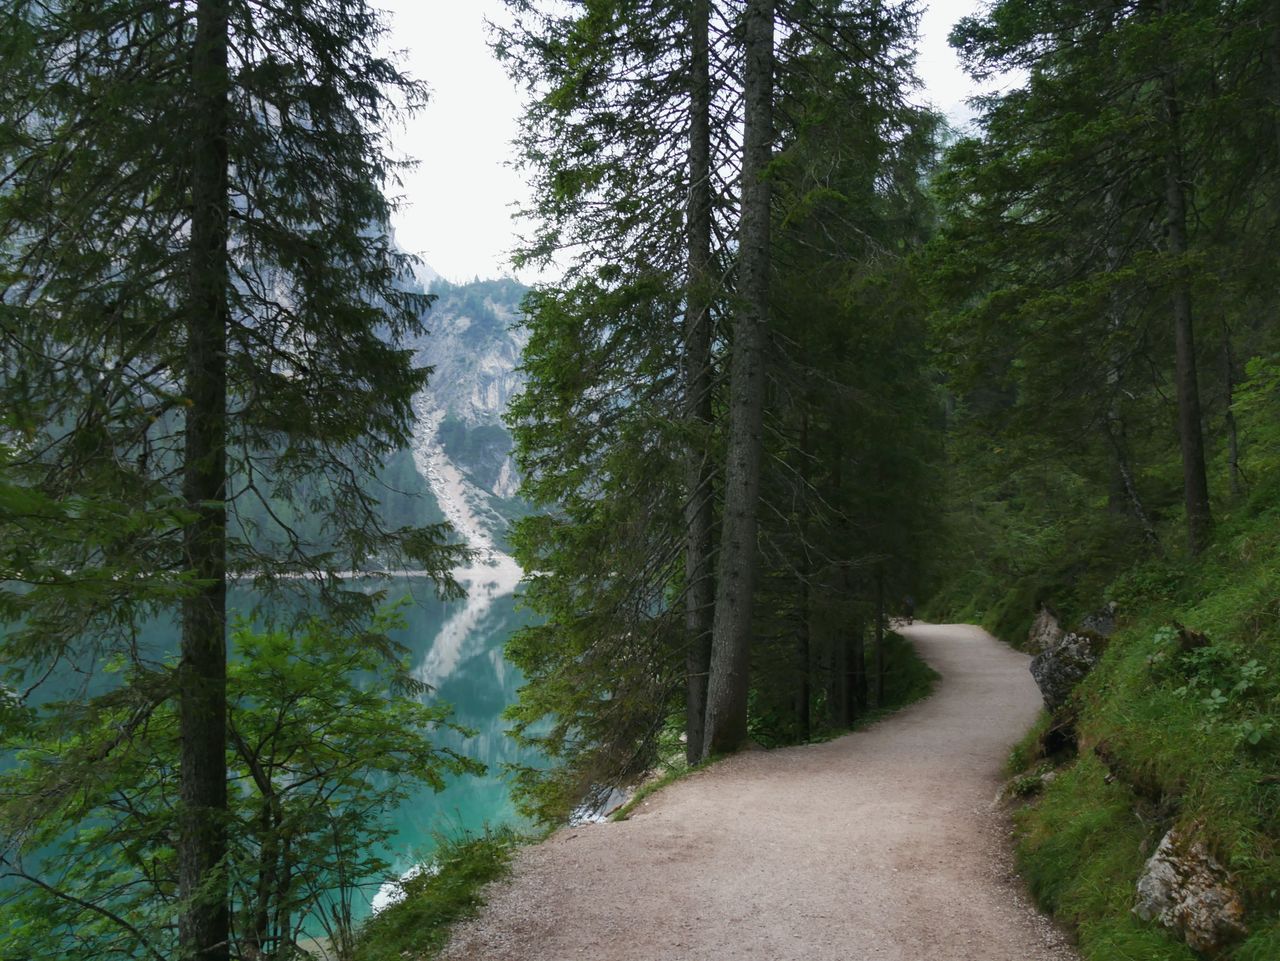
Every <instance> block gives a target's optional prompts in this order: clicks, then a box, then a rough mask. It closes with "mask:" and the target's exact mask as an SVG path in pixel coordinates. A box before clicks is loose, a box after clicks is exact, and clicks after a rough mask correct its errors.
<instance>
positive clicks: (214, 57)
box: [0, 0, 459, 959]
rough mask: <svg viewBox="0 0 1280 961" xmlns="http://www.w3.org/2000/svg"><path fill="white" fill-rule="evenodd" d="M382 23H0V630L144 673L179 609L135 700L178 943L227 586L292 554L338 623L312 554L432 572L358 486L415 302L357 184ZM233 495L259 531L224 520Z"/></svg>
mask: <svg viewBox="0 0 1280 961" xmlns="http://www.w3.org/2000/svg"><path fill="white" fill-rule="evenodd" d="M382 30H383V26H382V20H381V18H380V15H378V14H377V13H375V12H374V11H373V10H372V9H370V8H369V7H367V6H366V5H365V4H363V3H355V4H352V3H346V2H342V3H339V2H332V3H330V2H322V3H318V4H312V5H309V6H308V7H307V8H306V9H301V8H297V7H294V6H290V5H286V4H259V5H251V6H246V5H236V4H231V3H228V2H225V0H200V2H199V3H196V4H192V5H187V6H182V7H177V8H173V7H169V6H165V5H162V6H159V7H156V6H146V5H138V4H133V3H118V4H110V5H106V6H103V5H100V4H94V3H82V2H78V0H74V2H73V0H69V2H65V3H60V4H53V5H48V4H42V3H34V2H25V0H23V2H18V3H15V4H11V5H9V6H8V7H7V8H6V11H5V13H4V23H3V28H2V29H0V35H2V36H3V39H0V81H2V83H3V92H0V170H2V171H4V182H3V187H2V188H0V281H2V283H3V290H4V296H3V305H4V308H3V310H4V312H3V334H4V340H3V343H4V357H3V371H4V375H5V376H4V378H3V381H2V382H0V391H2V392H3V403H2V405H0V406H3V407H4V408H5V409H6V411H8V412H9V413H8V415H7V417H6V421H5V428H6V437H5V458H6V462H7V463H6V465H5V466H6V467H7V468H8V476H9V480H10V483H11V484H12V488H13V489H14V490H16V491H18V492H19V493H20V494H22V495H23V496H25V497H26V498H27V501H26V503H27V504H28V505H35V506H37V508H38V509H39V510H40V511H42V512H44V513H45V514H46V515H48V517H49V518H50V520H51V521H52V522H53V523H47V524H31V523H26V522H25V521H24V517H23V516H22V514H21V513H20V512H19V511H14V512H13V513H11V514H9V515H8V516H7V517H5V518H4V522H5V525H6V527H7V528H8V529H9V530H16V531H18V532H19V536H20V537H21V538H22V546H21V548H20V549H19V550H18V551H15V552H12V553H11V554H10V557H11V559H12V561H13V562H14V564H15V569H14V570H13V571H12V572H10V574H11V576H8V577H7V578H6V579H7V580H8V581H10V583H18V584H24V585H26V586H25V587H24V588H22V589H17V590H15V589H12V588H6V590H5V593H4V613H5V615H6V617H7V618H8V619H11V620H13V621H17V622H19V623H18V626H17V627H16V628H15V630H13V631H12V632H11V633H9V634H8V635H7V636H6V639H5V642H4V643H5V646H6V653H8V654H9V655H10V658H9V659H10V660H12V661H15V662H17V664H19V665H20V668H19V670H21V671H25V673H24V675H23V676H25V677H26V678H27V679H28V680H31V679H38V678H39V677H40V676H41V675H42V674H44V673H47V672H50V671H53V670H55V669H57V668H58V666H59V664H61V663H66V662H70V663H73V664H75V665H76V666H78V667H81V668H84V669H87V670H91V669H93V668H94V667H95V665H96V664H99V663H100V656H101V655H103V654H116V653H121V654H123V655H124V656H126V657H128V658H130V659H132V660H134V661H135V662H137V663H138V664H139V665H146V664H147V663H149V662H150V661H151V660H152V659H154V657H155V652H148V651H143V650H140V649H139V648H138V646H137V641H136V638H137V633H136V632H137V627H138V625H139V624H140V623H142V622H143V621H145V620H146V619H147V618H149V617H152V616H154V615H156V614H158V613H163V612H166V611H169V610H172V608H173V607H174V606H175V605H176V606H178V607H179V608H180V610H181V658H180V662H179V664H178V667H177V671H176V677H175V678H172V679H171V681H167V682H166V683H161V684H151V685H148V686H147V687H146V688H145V689H144V690H142V691H140V692H139V694H140V697H141V702H140V707H139V714H138V716H137V720H138V723H145V720H146V717H147V716H149V714H150V713H151V712H154V711H155V710H157V709H158V708H159V707H160V705H162V704H164V703H166V702H168V701H169V700H171V699H174V700H176V703H177V706H178V710H177V714H178V716H179V718H180V728H181V738H182V753H181V762H180V765H179V767H180V780H181V784H182V789H181V797H182V805H181V810H182V820H181V829H180V830H179V832H178V836H177V847H178V862H179V871H178V875H179V884H180V888H181V892H182V897H183V901H182V904H183V912H182V917H181V921H180V925H179V930H180V939H179V940H180V944H179V948H178V953H179V955H180V956H181V957H182V958H184V959H195V958H200V959H217V958H225V957H227V956H228V952H229V950H230V947H229V946H230V944H231V938H230V932H229V923H230V918H229V910H228V897H229V893H228V887H227V877H226V874H225V855H226V851H227V840H226V831H227V824H226V809H227V793H226V790H227V789H226V775H225V770H226V740H225V738H226V729H227V716H226V700H225V684H226V646H225V644H226V641H225V632H226V587H227V583H228V581H229V579H230V578H233V577H252V578H253V579H254V582H255V584H256V585H257V586H259V587H261V588H264V589H269V588H271V587H272V586H273V585H277V586H278V585H281V584H285V583H287V582H286V581H282V580H281V576H282V575H290V574H308V575H314V576H316V577H318V578H319V583H320V586H321V593H322V595H323V596H324V598H325V599H326V600H328V601H329V602H331V605H330V606H331V609H332V610H333V611H334V614H335V616H336V617H338V618H340V619H346V620H349V621H351V622H353V623H354V622H355V621H356V620H358V619H359V618H360V617H361V616H362V613H364V612H367V611H368V610H369V609H370V605H371V603H372V602H375V601H376V598H370V597H366V596H363V595H362V593H361V592H358V591H347V590H343V588H342V583H341V579H340V578H339V577H338V576H337V572H338V571H341V570H352V569H359V568H360V567H361V566H362V565H364V564H366V563H367V562H368V561H369V560H370V559H371V558H374V557H378V558H379V559H380V560H383V561H388V560H391V559H392V558H393V557H394V556H399V557H403V558H409V559H412V561H413V562H414V564H415V566H421V567H424V568H427V569H429V570H431V571H434V572H435V575H436V577H437V578H438V582H439V584H440V586H441V587H442V589H445V590H450V589H452V584H451V581H450V580H449V578H448V575H447V568H448V566H449V565H450V563H451V562H452V561H453V560H454V559H455V558H456V557H457V556H459V555H458V552H457V551H456V550H454V549H447V548H444V547H442V544H443V536H444V532H443V530H441V529H436V530H422V531H415V530H409V529H400V530H388V529H386V528H385V527H384V526H383V525H382V524H381V523H380V522H379V520H378V517H377V498H376V495H375V494H373V493H371V492H370V491H369V490H368V489H366V486H365V481H364V479H365V478H366V477H368V476H369V475H370V474H371V473H372V472H373V471H374V470H375V469H376V468H377V467H379V466H380V464H381V460H382V458H384V457H385V456H387V455H389V454H390V453H392V452H394V451H396V450H397V449H399V448H400V447H402V446H403V445H404V443H405V441H406V435H407V432H408V429H409V424H410V419H411V408H410V399H411V397H412V395H413V394H414V392H416V391H417V390H419V389H421V388H422V387H423V385H424V384H425V377H426V371H423V370H421V369H418V368H415V367H414V366H413V365H412V363H411V362H410V356H409V352H408V351H406V350H404V349H402V348H401V347H400V346H399V345H398V341H399V340H400V338H402V337H404V336H405V335H406V334H410V333H420V332H421V320H420V317H421V311H422V309H423V307H424V306H425V302H424V298H423V297H422V295H421V294H420V293H416V292H415V290H414V286H413V285H412V284H411V281H410V279H409V267H410V264H409V262H408V260H407V259H406V258H405V257H404V256H403V255H401V254H399V253H398V252H397V251H395V250H394V249H393V247H392V246H391V244H390V242H389V240H388V237H387V232H386V223H387V216H388V213H389V210H390V206H389V202H388V200H387V199H386V197H385V195H384V193H383V190H384V189H385V187H386V185H387V183H388V180H389V178H391V177H393V176H394V173H395V169H396V164H395V163H394V162H393V161H391V160H390V159H389V158H388V156H387V154H386V147H385V141H384V138H383V130H384V129H385V124H386V123H387V121H388V120H389V118H390V117H391V116H392V115H394V113H395V112H396V110H397V109H398V108H397V106H396V103H397V101H401V102H403V103H405V104H407V105H408V106H409V107H410V108H412V107H413V106H415V105H416V104H418V103H420V102H421V100H422V93H423V91H422V88H421V87H420V86H419V85H418V84H417V83H415V82H414V81H412V80H411V79H409V78H408V77H406V76H405V75H404V74H402V73H401V72H400V71H399V70H398V68H397V67H396V66H395V64H394V63H392V62H391V61H388V60H387V59H385V58H384V57H383V56H381V55H380V54H378V53H377V52H376V47H377V45H378V43H379V37H380V36H381V33H382ZM280 499H285V500H287V499H296V500H299V501H305V502H306V504H305V506H306V508H307V509H309V510H311V511H312V512H314V514H315V515H316V516H317V517H318V518H319V521H318V524H317V526H318V527H319V528H320V529H321V530H322V531H323V533H324V539H323V543H318V542H316V541H311V542H308V541H307V540H306V539H305V538H303V537H301V536H299V534H298V532H297V531H296V530H294V529H293V528H291V527H290V526H289V525H288V524H287V523H284V522H281V521H279V520H278V518H276V516H275V515H273V514H272V513H271V509H270V504H271V502H272V501H273V500H280ZM255 503H256V504H258V505H261V506H263V507H264V508H265V509H266V510H265V513H266V515H267V516H268V517H270V518H272V522H271V524H270V526H271V528H272V529H271V530H270V531H267V532H265V534H266V536H264V537H261V538H249V537H247V536H244V534H245V533H246V528H245V525H244V524H241V523H238V518H240V517H243V516H245V515H248V514H250V513H253V511H252V509H251V507H252V505H254V504H255ZM55 505H71V507H70V508H63V507H61V506H55ZM233 522H235V523H233ZM68 572H72V573H73V574H74V576H68ZM96 703H98V702H96V701H92V702H90V706H91V707H92V705H93V704H96ZM72 714H73V716H74V715H75V712H72ZM128 747H129V738H128V736H127V732H126V736H124V737H122V738H121V739H120V741H119V742H118V743H116V744H115V745H112V746H111V748H110V750H109V751H108V752H107V754H106V755H104V756H103V757H102V758H101V759H100V760H101V762H102V763H104V764H109V763H112V762H113V758H112V757H111V752H112V751H118V752H126V751H127V750H128Z"/></svg>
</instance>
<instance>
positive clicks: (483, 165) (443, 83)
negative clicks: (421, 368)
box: [376, 0, 980, 281]
mask: <svg viewBox="0 0 1280 961" xmlns="http://www.w3.org/2000/svg"><path fill="white" fill-rule="evenodd" d="M376 2H377V3H378V5H379V6H382V7H384V8H385V9H387V10H388V11H390V12H391V14H392V18H393V19H392V37H391V41H392V43H391V45H392V46H393V47H394V48H396V49H399V50H402V51H403V52H404V59H403V64H404V66H405V67H406V68H407V69H408V71H409V73H410V74H412V75H413V76H415V77H417V78H418V79H421V80H425V81H426V82H427V83H428V84H429V85H430V87H431V90H432V96H431V102H430V103H429V104H428V105H427V107H426V108H425V109H424V110H422V111H421V112H420V113H419V114H418V115H417V116H416V117H414V118H412V119H411V120H409V121H408V123H407V124H406V126H405V127H404V129H402V130H399V131H396V132H395V139H394V143H395V147H396V150H397V151H398V152H400V153H402V154H405V155H407V156H410V157H414V158H416V159H417V160H418V161H419V166H418V167H417V169H415V170H412V171H409V172H408V173H407V174H406V176H405V178H404V186H403V190H402V194H403V199H404V200H405V201H406V203H405V206H404V209H403V210H401V211H399V212H398V213H397V214H396V216H395V217H394V218H393V221H392V222H393V226H394V227H395V231H396V237H397V239H398V240H399V242H400V244H401V246H403V247H404V248H405V249H406V250H408V251H410V252H411V253H415V254H418V255H419V256H421V257H422V258H423V259H424V260H425V261H426V262H427V263H428V264H430V265H431V266H432V267H433V268H435V269H436V270H437V271H439V272H440V273H441V274H443V275H444V277H445V278H446V279H448V280H452V281H467V280H471V279H472V278H473V277H476V276H479V277H496V276H502V275H510V274H512V268H511V265H510V256H509V255H510V251H511V248H512V247H513V246H514V244H515V238H516V230H515V228H514V226H513V224H512V221H511V214H512V208H513V205H516V204H517V203H518V202H520V201H522V200H523V198H525V197H526V196H527V191H526V189H525V187H524V184H523V181H522V178H521V175H520V174H519V173H517V172H516V171H514V170H512V169H510V168H509V167H508V166H507V163H508V160H509V159H510V157H511V156H512V150H511V141H512V139H513V138H514V137H515V134H516V118H517V117H518V115H519V111H520V94H519V92H518V91H517V90H516V88H515V86H514V85H513V84H512V82H511V81H510V80H509V79H508V78H507V75H506V72H505V71H504V70H503V68H502V67H501V66H499V65H498V63H497V62H496V61H495V60H494V59H493V56H492V54H491V53H490V52H489V48H488V46H487V44H486V42H485V40H486V32H485V29H484V26H483V24H484V20H485V18H486V17H488V18H489V19H494V20H496V19H500V18H501V17H502V10H503V6H502V3H501V0H376ZM922 2H923V3H924V4H926V5H927V8H926V9H925V12H924V16H923V19H922V21H921V43H920V58H919V62H918V70H919V73H920V76H921V79H922V80H923V81H924V88H925V89H924V97H925V98H926V99H927V100H928V101H929V102H931V103H932V104H933V105H934V106H935V107H938V108H940V109H941V110H942V111H943V112H945V113H946V114H947V115H948V116H950V117H951V118H952V121H953V122H956V123H962V122H964V121H966V120H968V118H969V111H968V110H967V109H966V108H965V106H964V100H965V98H966V97H969V96H972V95H973V94H974V93H976V92H977V88H976V87H975V86H974V84H973V83H972V81H970V80H969V78H968V77H966V76H965V74H964V72H963V71H962V70H961V68H960V64H959V62H958V61H957V60H956V57H955V55H954V53H953V52H952V50H951V48H950V47H948V46H947V33H948V32H949V31H950V29H951V26H952V25H953V24H954V23H955V22H956V21H957V20H959V19H960V18H961V17H962V16H965V15H966V14H969V13H972V12H974V11H975V10H977V9H978V7H979V6H980V0H932V2H930V0H922ZM521 279H524V280H529V279H533V278H530V277H522V278H521Z"/></svg>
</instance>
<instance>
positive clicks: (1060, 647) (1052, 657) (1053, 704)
mask: <svg viewBox="0 0 1280 961" xmlns="http://www.w3.org/2000/svg"><path fill="white" fill-rule="evenodd" d="M1103 646H1104V641H1103V638H1102V637H1101V636H1100V635H1097V634H1092V633H1080V634H1075V633H1072V634H1065V635H1063V637H1062V639H1061V640H1059V641H1058V643H1057V644H1056V645H1055V646H1053V647H1051V648H1049V649H1048V650H1045V651H1041V652H1040V653H1039V654H1037V655H1036V656H1035V658H1034V659H1033V660H1032V661H1031V676H1032V677H1033V678H1035V682H1036V686H1037V687H1038V688H1040V696H1041V697H1042V698H1043V699H1044V706H1045V708H1046V709H1047V710H1048V711H1049V713H1050V714H1054V713H1056V712H1057V711H1058V709H1059V708H1061V707H1062V706H1063V705H1065V704H1066V703H1067V699H1068V698H1069V697H1070V696H1071V692H1072V691H1073V690H1075V687H1076V685H1077V684H1079V683H1080V682H1081V681H1083V680H1084V678H1085V675H1086V674H1088V673H1089V672H1090V671H1091V670H1093V666H1094V665H1095V664H1097V663H1098V661H1099V659H1101V657H1102V649H1103Z"/></svg>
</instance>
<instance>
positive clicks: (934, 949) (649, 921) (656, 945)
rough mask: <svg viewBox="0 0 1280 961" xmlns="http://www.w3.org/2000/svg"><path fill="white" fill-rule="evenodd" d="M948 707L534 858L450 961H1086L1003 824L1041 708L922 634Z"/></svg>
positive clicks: (603, 828) (591, 829) (958, 639)
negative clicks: (1026, 879)
mask: <svg viewBox="0 0 1280 961" xmlns="http://www.w3.org/2000/svg"><path fill="white" fill-rule="evenodd" d="M902 632H903V633H904V634H905V635H907V636H908V637H909V638H910V640H911V641H912V642H913V643H914V644H915V645H916V647H917V650H919V652H920V653H921V655H922V656H924V658H925V659H926V660H927V661H928V662H929V663H930V664H932V665H933V666H934V668H936V669H937V670H938V672H939V673H940V674H941V675H942V680H941V681H940V682H939V683H938V686H937V689H936V692H935V693H934V695H933V696H932V697H931V698H929V699H928V700H926V701H923V702H921V703H919V704H916V705H914V706H912V707H910V708H907V709H906V710H904V711H902V712H901V713H899V714H896V715H894V716H892V717H890V718H888V719H886V720H884V721H882V722H881V723H879V724H877V725H875V726H873V727H871V728H869V729H867V730H865V731H861V732H858V733H855V734H851V735H847V736H845V737H842V738H839V739H838V740H835V741H830V742H827V743H825V744H815V745H807V746H804V747H798V748H788V749H784V750H778V751H769V752H764V751H753V752H747V753H744V754H740V755H737V756H735V757H733V758H730V759H728V760H726V761H722V762H721V763H719V764H716V765H714V766H713V767H711V768H709V769H707V770H706V771H703V772H701V773H699V774H696V775H694V776H692V777H689V778H686V779H685V780H683V781H680V782H678V783H676V784H674V785H672V786H671V787H669V788H667V789H666V790H665V791H663V792H661V793H659V794H657V795H655V796H654V797H651V798H650V799H649V801H648V802H647V804H645V805H643V806H642V807H641V809H640V810H639V811H638V812H637V813H635V814H634V815H633V816H632V817H631V819H630V820H628V821H624V822H620V823H607V824H596V825H588V826H584V827H578V828H566V829H563V830H561V831H559V832H558V833H556V834H555V835H553V836H552V837H551V838H550V839H549V840H548V841H546V842H544V843H542V844H539V845H537V846H534V847H531V848H527V849H525V850H524V851H522V852H521V853H520V854H519V855H518V857H517V860H516V865H515V870H514V872H513V875H512V877H511V879H509V880H508V881H504V882H499V883H498V884H497V885H495V886H494V887H493V888H492V889H491V890H490V891H489V892H488V901H489V904H488V906H487V907H486V908H485V910H484V913H483V914H482V916H481V917H480V918H478V919H477V920H475V921H472V922H469V923H467V924H464V925H462V926H461V927H459V928H458V929H457V931H456V932H455V934H454V938H453V941H452V942H451V944H450V946H449V949H448V950H447V951H446V952H445V955H444V957H445V958H448V959H451V961H505V959H510V961H517V959H519V961H560V959H579V958H589V959H593V961H631V959H635V961H641V959H643V961H676V959H690V961H692V959H699V961H701V959H706V961H712V959H715V961H720V959H728V958H749V959H758V961H837V959H838V961H1072V959H1075V958H1076V955H1075V953H1074V952H1073V951H1072V950H1071V949H1070V948H1069V947H1067V945H1066V943H1065V941H1064V939H1063V938H1062V937H1061V935H1060V934H1059V933H1058V932H1057V931H1056V930H1055V929H1054V927H1053V926H1052V925H1051V924H1050V923H1049V922H1048V921H1047V920H1046V919H1045V918H1043V917H1042V916H1041V915H1039V914H1038V913H1037V912H1036V911H1035V910H1034V909H1033V908H1032V907H1031V906H1030V905H1029V904H1028V903H1027V900H1026V897H1025V895H1024V894H1023V892H1022V886H1021V882H1020V881H1019V880H1018V879H1017V877H1016V876H1015V875H1014V874H1013V868H1012V864H1011V857H1010V855H1009V840H1008V826H1007V821H1006V820H1005V817H1004V815H1003V814H1002V813H1001V812H1000V811H998V810H997V809H996V808H995V807H994V805H993V800H992V799H993V798H994V796H995V794H996V792H997V790H998V787H999V784H1000V780H1001V765H1002V762H1003V761H1004V758H1005V756H1006V754H1007V752H1008V750H1009V748H1010V747H1011V746H1012V744H1013V743H1014V742H1015V741H1016V740H1017V739H1018V738H1019V737H1020V736H1021V735H1022V733H1023V731H1025V730H1026V728H1027V727H1028V726H1029V725H1030V724H1031V722H1032V720H1033V719H1034V717H1035V715H1036V710H1037V708H1038V706H1039V695H1038V694H1037V692H1036V688H1035V685H1034V684H1033V682H1032V680H1031V677H1030V675H1029V674H1028V672H1027V663H1028V658H1027V657H1026V656H1025V655H1022V654H1019V653H1017V652H1016V651H1013V650H1011V649H1010V648H1008V647H1006V646H1005V645H1003V644H1001V643H999V642H998V641H996V640H995V639H994V638H992V637H991V636H990V635H988V634H986V633H985V632H983V631H982V630H980V629H978V628H976V627H969V626H964V625H924V624H920V625H916V626H914V627H909V628H903V629H902Z"/></svg>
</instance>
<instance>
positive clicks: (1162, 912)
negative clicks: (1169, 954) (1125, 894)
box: [1133, 822, 1248, 957]
mask: <svg viewBox="0 0 1280 961" xmlns="http://www.w3.org/2000/svg"><path fill="white" fill-rule="evenodd" d="M1201 829H1202V825H1201V824H1200V823H1199V822H1197V823H1195V824H1192V825H1190V826H1189V827H1188V828H1186V829H1180V828H1174V829H1173V830H1171V831H1170V832H1169V833H1168V834H1166V835H1165V836H1164V839H1163V840H1162V841H1161V842H1160V846H1159V847H1158V848H1156V852H1155V854H1153V855H1151V857H1150V858H1149V859H1148V860H1147V864H1146V867H1145V868H1144V869H1143V872H1142V877H1141V878H1140V879H1139V880H1138V897H1137V903H1136V904H1135V905H1134V908H1133V913H1134V914H1136V915H1137V916H1138V917H1140V918H1142V919H1143V920H1144V921H1157V922H1158V923H1160V924H1162V925H1164V926H1165V927H1167V928H1171V929H1173V930H1175V931H1177V932H1178V933H1179V934H1180V935H1181V936H1182V938H1183V939H1184V940H1185V941H1186V942H1187V944H1189V945H1190V946H1191V947H1192V948H1194V949H1195V950H1197V951H1200V952H1203V953H1204V954H1207V955H1209V956H1210V957H1213V956H1214V955H1217V954H1219V953H1221V952H1222V951H1223V949H1224V948H1226V947H1228V946H1229V945H1231V944H1232V943H1234V942H1235V941H1237V940H1239V939H1240V938H1242V937H1244V936H1245V935H1246V934H1247V933H1248V931H1247V929H1246V928H1245V926H1244V904H1243V903H1242V901H1241V900H1240V895H1239V894H1238V893H1237V892H1236V890H1235V888H1234V887H1233V886H1232V883H1231V878H1230V876H1229V875H1228V873H1227V871H1226V869H1225V868H1223V866H1222V865H1221V864H1219V863H1218V862H1217V861H1216V860H1214V858H1213V856H1212V855H1211V854H1210V853H1209V850H1208V848H1207V847H1206V845H1205V843H1204V841H1203V840H1202V839H1201V838H1200V837H1199V836H1198V835H1199V834H1200V833H1201Z"/></svg>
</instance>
